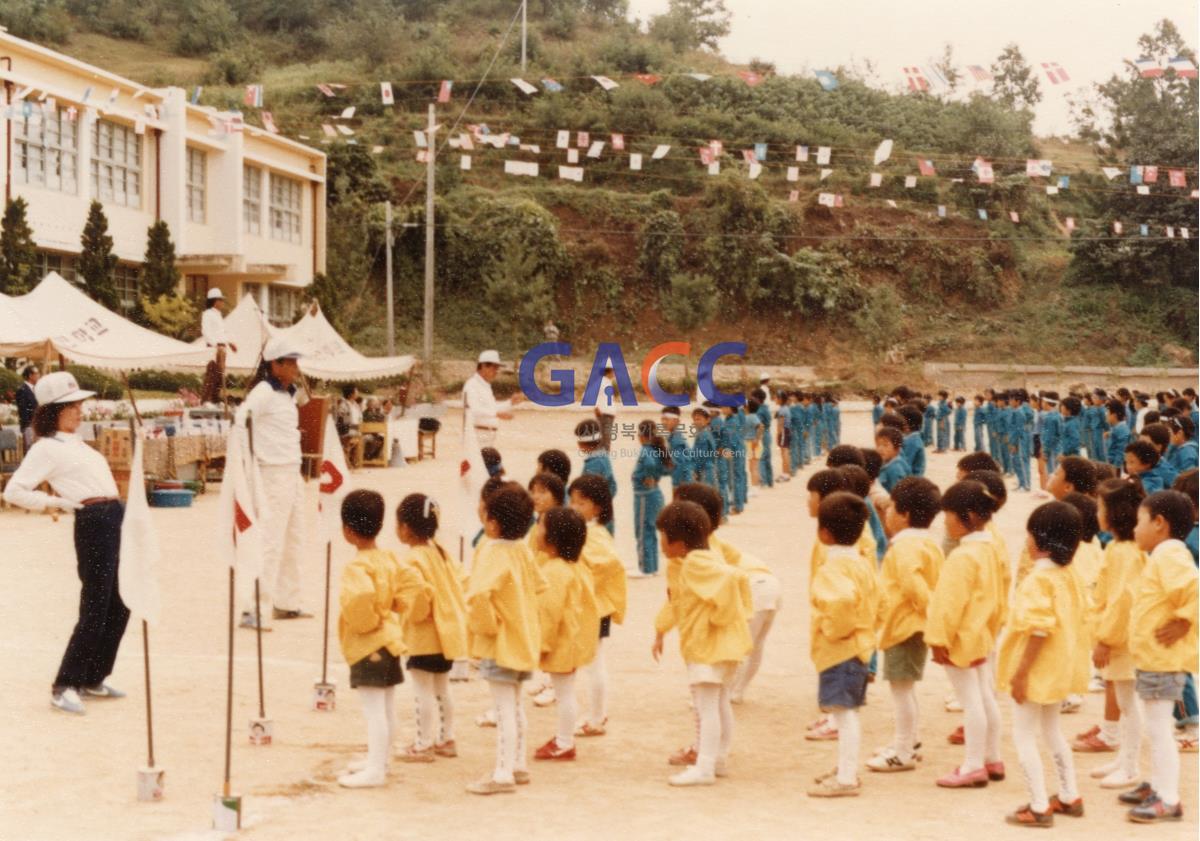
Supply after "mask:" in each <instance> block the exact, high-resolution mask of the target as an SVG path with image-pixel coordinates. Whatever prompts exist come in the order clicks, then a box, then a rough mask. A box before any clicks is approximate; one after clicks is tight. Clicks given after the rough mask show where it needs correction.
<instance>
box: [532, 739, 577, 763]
mask: <svg viewBox="0 0 1200 841" xmlns="http://www.w3.org/2000/svg"><path fill="white" fill-rule="evenodd" d="M533 758H534V759H558V760H563V761H570V760H572V759H574V758H575V746H574V745H572V746H571V747H569V748H561V747H559V746H558V738H557V737H551V739H550V741H548V742H546V744H544V745H542V746H541V747H540V748H538V749H537V750H536V751H534V752H533Z"/></svg>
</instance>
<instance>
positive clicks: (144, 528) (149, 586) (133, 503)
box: [117, 430, 162, 625]
mask: <svg viewBox="0 0 1200 841" xmlns="http://www.w3.org/2000/svg"><path fill="white" fill-rule="evenodd" d="M143 437H144V436H143V434H142V431H141V430H138V432H137V433H136V434H135V435H134V439H133V458H132V460H131V461H130V464H129V499H128V500H127V501H126V502H125V518H124V519H123V520H122V521H121V558H120V561H121V562H120V565H119V566H118V567H117V589H118V591H119V592H120V594H121V601H123V602H125V606H126V607H127V608H129V610H130V612H131V613H133V614H134V615H135V616H137V617H138V618H139V619H145V620H146V621H147V622H149V623H150V624H151V625H154V624H156V623H157V622H158V619H159V614H160V612H161V608H162V599H161V597H160V595H159V589H158V566H159V559H160V558H161V557H162V546H161V544H160V543H159V540H158V530H157V529H156V528H155V527H154V520H153V518H152V517H151V516H150V506H149V504H148V503H147V502H146V472H145V470H144V469H143V458H142V453H143V450H144V449H145V442H144V441H143Z"/></svg>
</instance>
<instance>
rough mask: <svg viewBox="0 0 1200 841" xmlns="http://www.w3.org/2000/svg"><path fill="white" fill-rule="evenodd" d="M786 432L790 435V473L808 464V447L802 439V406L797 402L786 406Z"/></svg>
mask: <svg viewBox="0 0 1200 841" xmlns="http://www.w3.org/2000/svg"><path fill="white" fill-rule="evenodd" d="M788 433H789V434H790V435H791V439H792V440H791V443H790V446H791V448H792V473H793V474H795V473H799V472H800V468H802V467H804V466H805V465H806V464H808V449H807V447H806V442H805V440H804V407H803V406H802V405H800V404H799V403H793V404H792V405H790V406H788Z"/></svg>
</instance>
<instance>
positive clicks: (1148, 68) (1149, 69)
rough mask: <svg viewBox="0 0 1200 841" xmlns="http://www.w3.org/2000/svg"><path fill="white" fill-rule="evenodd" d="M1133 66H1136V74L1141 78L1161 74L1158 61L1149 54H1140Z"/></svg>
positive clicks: (1155, 76) (1156, 76)
mask: <svg viewBox="0 0 1200 841" xmlns="http://www.w3.org/2000/svg"><path fill="white" fill-rule="evenodd" d="M1133 66H1134V67H1136V68H1137V71H1138V75H1139V76H1141V77H1142V78H1143V79H1157V78H1158V77H1159V76H1161V75H1162V74H1163V69H1162V68H1161V67H1159V65H1158V62H1157V61H1155V60H1154V59H1152V58H1150V57H1149V56H1140V57H1139V58H1138V59H1137V61H1135V62H1134V63H1133Z"/></svg>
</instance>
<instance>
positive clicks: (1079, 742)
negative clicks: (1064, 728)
mask: <svg viewBox="0 0 1200 841" xmlns="http://www.w3.org/2000/svg"><path fill="white" fill-rule="evenodd" d="M1118 747H1119V746H1118V745H1113V744H1109V743H1108V742H1106V741H1104V737H1103V736H1101V735H1100V734H1099V733H1096V734H1095V735H1092V736H1085V737H1083V738H1080V739H1076V740H1075V741H1074V742H1072V743H1071V750H1073V751H1075V752H1077V753H1112V752H1113V751H1115V750H1116V749H1117V748H1118Z"/></svg>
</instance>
